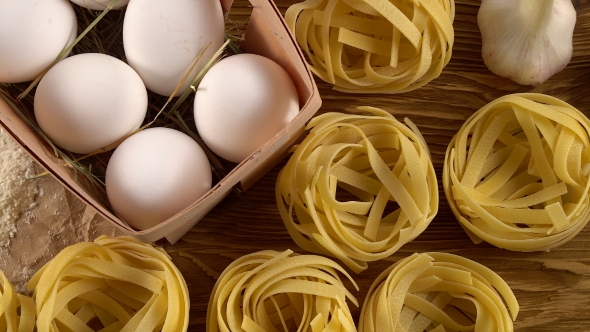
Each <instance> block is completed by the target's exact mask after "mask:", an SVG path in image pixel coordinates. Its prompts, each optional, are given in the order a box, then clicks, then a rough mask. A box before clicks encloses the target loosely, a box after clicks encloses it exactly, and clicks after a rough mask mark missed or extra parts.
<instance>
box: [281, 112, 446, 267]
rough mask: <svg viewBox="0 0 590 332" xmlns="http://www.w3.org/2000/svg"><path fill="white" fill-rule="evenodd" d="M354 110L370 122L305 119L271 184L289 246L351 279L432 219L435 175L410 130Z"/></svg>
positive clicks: (341, 117) (387, 117) (386, 117)
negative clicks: (324, 259)
mask: <svg viewBox="0 0 590 332" xmlns="http://www.w3.org/2000/svg"><path fill="white" fill-rule="evenodd" d="M359 110H362V111H366V112H370V113H372V115H366V116H365V115H350V114H341V113H326V114H323V115H320V116H318V117H316V118H314V119H312V120H311V121H310V123H309V125H308V127H307V129H311V132H310V133H309V135H308V136H307V137H306V138H305V140H304V141H303V142H302V143H301V144H300V145H299V146H298V147H297V148H296V149H295V152H294V153H293V155H292V156H291V159H290V160H289V162H288V163H287V165H286V166H285V168H284V169H283V170H281V173H280V174H279V177H278V180H277V184H276V198H277V203H278V207H279V212H280V214H281V217H282V219H283V222H284V223H285V226H286V227H287V230H288V231H289V234H290V235H291V237H292V238H293V240H294V241H295V242H296V243H297V244H298V245H299V246H300V247H301V248H303V249H305V250H307V251H311V252H316V253H321V254H325V255H330V256H334V257H337V258H338V259H340V260H341V261H342V262H344V264H346V265H347V266H348V267H350V268H351V269H352V270H353V271H355V272H357V273H358V272H361V271H362V270H364V269H366V268H367V262H370V261H375V260H378V259H382V258H385V257H388V256H390V255H391V254H393V253H394V252H396V251H397V250H398V249H399V248H400V247H401V246H402V245H404V244H405V243H407V242H409V241H411V240H413V239H414V238H416V236H418V235H419V234H420V233H422V231H424V229H426V227H427V226H428V224H429V223H430V221H431V220H432V218H434V216H435V215H436V213H437V211H438V185H437V181H436V175H435V173H434V168H433V167H432V162H431V160H430V154H429V152H428V148H427V147H426V142H425V141H424V139H423V137H422V136H421V134H420V132H419V131H418V128H416V126H415V125H414V124H413V123H412V122H411V121H409V120H408V119H406V123H407V124H408V125H409V126H410V127H411V128H412V129H413V130H412V129H410V128H408V127H407V126H405V125H404V124H402V123H401V122H399V121H397V120H396V119H395V118H394V117H393V116H392V115H391V114H389V113H387V112H385V111H383V110H381V109H378V108H373V107H359ZM293 214H295V216H296V218H294V216H293Z"/></svg>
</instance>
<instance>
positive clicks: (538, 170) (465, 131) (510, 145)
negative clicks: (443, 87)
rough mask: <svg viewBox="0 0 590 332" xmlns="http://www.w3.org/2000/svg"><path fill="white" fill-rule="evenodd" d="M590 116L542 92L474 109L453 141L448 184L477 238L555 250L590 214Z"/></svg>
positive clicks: (467, 227)
mask: <svg viewBox="0 0 590 332" xmlns="http://www.w3.org/2000/svg"><path fill="white" fill-rule="evenodd" d="M589 130H590V121H589V120H588V118H586V117H585V116H584V115H583V114H582V113H581V112H580V111H578V110H577V109H575V108H574V107H572V106H570V105H569V104H567V103H565V102H563V101H561V100H559V99H557V98H553V97H550V96H546V95H542V94H514V95H508V96H505V97H502V98H499V99H496V100H495V101H493V102H491V103H489V104H488V105H486V106H484V107H483V108H482V109H480V110H479V111H477V112H476V113H475V114H473V115H472V116H471V117H470V118H469V119H468V120H467V122H465V124H464V125H463V126H462V127H461V129H460V130H459V132H458V133H457V135H455V137H454V138H453V140H452V141H451V144H450V145H449V147H448V149H447V153H446V157H445V163H444V170H443V184H444V188H445V193H446V196H447V199H448V201H449V204H450V205H451V208H452V210H453V213H454V214H455V216H456V217H457V219H459V221H460V223H461V225H462V226H463V228H464V229H465V230H466V232H467V234H469V236H470V237H471V239H472V240H473V241H474V242H475V243H479V242H481V241H482V240H483V241H487V242H489V243H491V244H493V245H495V246H498V247H501V248H506V249H510V250H517V251H535V250H548V249H550V248H554V247H557V246H559V245H561V244H563V243H565V242H567V241H568V240H570V239H571V238H573V237H574V236H575V235H576V234H578V233H579V232H580V231H581V230H582V229H583V228H584V226H585V225H586V224H587V223H588V221H589V220H590V204H589V203H590V201H589V198H588V192H589V189H590V178H589V176H588V174H589V173H590V143H589V138H588V133H589Z"/></svg>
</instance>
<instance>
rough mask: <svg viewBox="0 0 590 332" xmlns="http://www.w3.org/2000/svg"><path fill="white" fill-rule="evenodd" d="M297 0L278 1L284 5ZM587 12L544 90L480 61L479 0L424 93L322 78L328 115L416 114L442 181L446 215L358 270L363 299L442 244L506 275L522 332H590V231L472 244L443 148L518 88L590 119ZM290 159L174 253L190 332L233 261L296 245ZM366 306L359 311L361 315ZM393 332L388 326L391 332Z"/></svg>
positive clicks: (463, 13) (200, 324) (225, 205)
mask: <svg viewBox="0 0 590 332" xmlns="http://www.w3.org/2000/svg"><path fill="white" fill-rule="evenodd" d="M295 2H296V1H294V0H277V1H276V3H277V5H278V6H279V8H280V9H281V12H283V13H284V12H285V10H286V9H287V8H288V6H289V5H291V4H292V3H295ZM573 2H574V5H575V7H576V10H577V13H578V17H577V23H576V29H575V32H574V55H573V58H572V60H571V62H570V64H569V65H568V67H567V68H566V69H565V70H564V71H562V72H560V73H558V74H556V75H555V76H553V77H552V78H551V79H550V80H549V81H548V82H546V83H544V84H542V85H541V86H538V87H534V88H533V87H526V86H520V85H518V84H516V83H513V82H511V81H509V80H507V79H503V78H500V77H497V76H495V75H493V74H492V73H491V72H490V71H489V70H488V69H487V68H486V66H485V65H484V63H483V61H482V59H481V54H480V50H481V36H480V34H479V29H478V27H477V11H478V8H479V3H480V2H479V1H475V0H456V19H455V22H454V27H455V46H454V49H453V56H452V59H451V62H450V63H449V64H448V66H447V67H446V68H445V69H444V71H443V73H442V75H441V76H440V77H439V78H438V79H436V80H434V81H433V82H431V83H429V84H427V85H426V86H425V87H423V88H420V89H418V90H416V91H413V92H409V93H405V94H400V95H367V94H365V95H351V94H343V93H339V92H336V91H333V90H332V89H331V87H330V85H328V84H326V83H323V82H321V81H320V80H316V81H317V82H318V85H319V89H320V93H321V96H322V99H323V107H322V109H321V112H328V111H340V112H342V111H345V112H354V109H355V107H356V106H361V105H370V106H375V107H381V108H385V109H387V110H388V111H390V112H391V113H392V114H394V115H395V116H396V117H398V118H400V119H401V118H403V117H405V116H407V117H410V118H411V119H412V121H414V122H415V123H416V125H417V126H418V127H419V128H420V130H421V131H422V133H423V134H424V136H425V138H426V141H427V142H428V145H429V148H430V149H431V151H432V157H433V163H434V166H435V169H436V171H437V176H438V179H439V188H440V195H441V201H440V208H439V212H438V215H437V216H436V217H435V219H434V220H433V221H432V223H431V224H430V226H429V227H428V228H427V230H426V231H425V232H424V233H423V234H422V235H420V236H419V237H418V238H417V239H416V240H414V241H413V242H411V243H409V244H407V245H405V246H404V247H402V248H401V250H400V251H398V252H397V253H396V254H394V255H393V256H391V257H389V258H388V259H385V260H382V261H379V262H373V263H369V268H368V269H367V270H366V271H364V272H362V273H361V274H359V275H354V278H355V280H356V281H357V283H358V284H359V286H360V291H359V292H353V293H354V295H355V296H356V297H357V298H358V299H359V302H361V303H362V301H363V300H364V298H365V295H366V292H367V290H368V289H369V286H370V285H371V283H372V282H373V280H374V279H375V278H376V277H377V275H379V273H381V272H382V271H383V270H384V269H385V268H387V267H388V266H389V265H391V264H392V263H393V262H395V261H397V260H399V259H400V258H403V257H407V256H409V255H410V254H412V253H414V252H427V251H443V252H449V253H454V254H458V255H461V256H464V257H467V258H469V259H472V260H475V261H477V262H479V263H482V264H484V265H486V266H487V267H489V268H491V269H492V270H494V271H495V272H497V273H498V274H499V275H500V276H501V277H503V278H504V279H505V280H506V281H507V283H508V284H509V285H510V287H511V288H512V289H513V291H514V293H515V295H516V297H517V299H518V302H519V304H520V308H521V311H520V314H519V315H518V318H517V320H516V322H515V324H514V325H515V329H516V330H517V331H530V332H536V331H538V332H541V331H565V330H572V331H590V310H588V308H590V228H589V227H587V228H586V229H585V230H583V231H582V232H581V233H580V234H579V235H578V236H577V237H575V238H574V239H573V240H572V241H570V242H569V243H567V244H565V245H563V246H561V247H559V248H557V249H553V250H551V251H550V252H535V253H520V252H511V251H507V250H503V249H498V248H495V247H493V246H492V245H489V244H486V243H483V244H480V245H475V244H473V243H472V242H471V241H470V240H469V238H468V237H467V235H466V234H465V232H464V231H463V230H462V228H461V227H460V226H459V223H458V222H457V221H456V219H455V218H454V216H453V215H452V213H451V211H450V208H449V206H448V204H447V202H446V199H445V196H444V192H443V190H442V182H441V178H442V177H441V171H442V163H443V159H444V153H445V150H446V147H447V145H448V143H449V142H450V140H451V138H452V136H453V135H454V134H455V133H456V132H457V131H458V129H459V127H460V126H461V125H462V124H463V122H464V121H465V120H466V119H467V117H468V116H469V115H471V114H472V113H473V112H475V111H476V110H478V109H479V108H480V107H482V106H484V105H485V104H486V103H488V102H490V101H492V100H494V99H496V98H498V97H500V96H503V95H506V94H508V93H515V92H539V93H545V94H549V95H552V96H555V97H558V98H560V99H562V100H564V101H566V102H568V103H570V104H572V105H574V106H575V107H577V108H578V109H579V110H581V111H582V112H584V113H585V114H586V115H587V116H590V86H588V83H589V82H590V1H589V0H574V1H573ZM248 5H249V4H248V3H247V2H246V1H245V0H239V1H236V3H235V4H234V7H233V9H232V13H231V19H232V21H234V22H237V23H240V22H244V21H246V20H247V16H248V13H249V12H250V10H251V9H250V8H248V7H249V6H248ZM285 162H286V160H285V161H283V162H282V163H281V164H279V165H278V166H277V167H275V168H274V169H273V170H272V171H271V172H269V173H268V174H267V175H266V176H265V177H263V178H262V179H261V180H260V181H259V182H258V183H257V184H256V185H255V186H254V187H252V188H251V189H250V190H249V191H248V192H247V193H246V198H247V199H248V200H249V202H250V204H251V206H248V205H247V204H245V203H244V202H242V201H241V200H240V199H239V198H237V197H236V196H235V195H230V196H229V197H227V198H226V199H225V200H224V201H223V202H222V203H221V204H220V205H218V206H217V207H216V208H215V209H214V210H213V211H212V212H211V213H209V215H207V216H206V217H205V218H204V219H203V220H202V221H201V222H200V223H199V224H197V226H195V227H194V228H193V229H192V230H191V231H190V232H189V233H188V234H187V235H186V236H184V237H183V238H182V240H181V241H179V242H178V243H177V244H175V245H174V246H170V245H167V246H166V250H167V251H168V252H169V253H170V254H171V256H172V257H173V260H174V262H175V263H176V264H177V265H178V267H179V268H180V270H181V271H182V273H183V274H184V276H185V278H186V280H187V283H188V286H189V290H190V297H191V319H190V328H189V331H205V319H206V314H207V303H208V301H209V295H210V293H211V290H212V288H213V285H214V283H215V280H216V278H217V277H218V276H219V275H220V273H221V272H222V271H223V270H224V268H225V267H226V266H227V265H229V263H230V262H232V261H233V260H234V259H236V258H238V257H240V256H242V255H245V254H248V253H252V252H255V251H258V250H263V249H274V250H281V251H282V250H285V249H293V250H294V251H296V252H300V253H303V251H302V250H301V249H300V248H298V247H297V246H296V245H295V243H294V242H293V241H292V240H291V238H290V237H289V235H288V233H287V231H286V229H285V227H284V225H283V222H282V221H281V218H280V216H279V213H278V211H277V207H276V203H275V197H274V185H275V180H276V177H277V174H278V172H279V171H280V169H281V167H282V166H283V165H284V163H285ZM359 312H360V308H353V315H354V317H355V319H358V315H359ZM384 332H385V331H384Z"/></svg>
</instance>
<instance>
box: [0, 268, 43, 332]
mask: <svg viewBox="0 0 590 332" xmlns="http://www.w3.org/2000/svg"><path fill="white" fill-rule="evenodd" d="M19 309H20V310H19ZM34 328H35V302H33V299H31V298H30V297H27V296H24V295H21V294H17V293H16V291H15V290H14V287H13V286H12V284H11V283H10V282H9V281H8V279H6V276H5V275H4V273H3V272H2V271H1V270H0V331H2V332H33V329H34Z"/></svg>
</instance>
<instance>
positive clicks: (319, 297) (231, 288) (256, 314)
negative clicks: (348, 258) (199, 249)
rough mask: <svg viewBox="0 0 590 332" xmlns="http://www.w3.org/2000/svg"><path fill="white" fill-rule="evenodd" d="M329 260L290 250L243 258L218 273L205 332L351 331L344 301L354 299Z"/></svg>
mask: <svg viewBox="0 0 590 332" xmlns="http://www.w3.org/2000/svg"><path fill="white" fill-rule="evenodd" d="M337 271H340V272H341V273H342V274H344V275H345V276H346V277H347V278H348V279H349V280H350V282H352V284H353V285H354V287H355V288H356V289H357V291H358V287H357V286H356V284H355V283H354V281H353V280H352V278H351V277H350V275H349V274H348V273H346V271H345V270H344V269H342V267H340V266H339V265H338V264H336V263H335V262H334V261H332V260H330V259H327V258H324V257H319V256H312V255H297V254H293V252H292V251H290V250H287V251H285V252H282V253H280V252H277V251H272V250H265V251H259V252H256V253H253V254H250V255H246V256H243V257H241V258H239V259H237V260H236V261H234V262H233V263H232V264H230V265H229V266H228V267H227V268H226V269H225V271H223V273H222V274H221V276H220V277H219V279H218V280H217V283H216V284H215V287H214V288H213V292H212V293H211V298H210V300H209V307H208V310H207V332H217V331H233V332H238V331H241V332H262V331H300V332H305V331H310V332H311V331H313V332H316V331H323V332H356V327H355V325H354V322H353V320H352V316H351V314H350V310H349V309H348V305H347V304H346V300H347V299H348V300H350V301H351V302H352V303H354V304H355V305H356V306H358V303H357V301H356V299H355V297H354V296H353V295H352V294H351V293H350V292H349V291H348V290H347V289H346V287H344V285H343V284H342V282H341V280H340V277H339V276H338V273H337Z"/></svg>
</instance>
